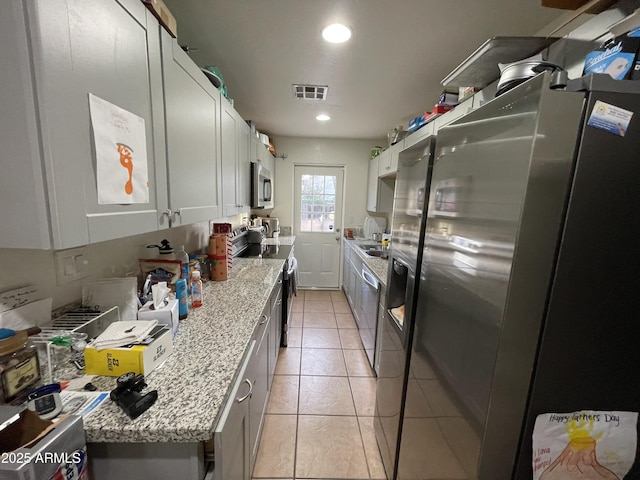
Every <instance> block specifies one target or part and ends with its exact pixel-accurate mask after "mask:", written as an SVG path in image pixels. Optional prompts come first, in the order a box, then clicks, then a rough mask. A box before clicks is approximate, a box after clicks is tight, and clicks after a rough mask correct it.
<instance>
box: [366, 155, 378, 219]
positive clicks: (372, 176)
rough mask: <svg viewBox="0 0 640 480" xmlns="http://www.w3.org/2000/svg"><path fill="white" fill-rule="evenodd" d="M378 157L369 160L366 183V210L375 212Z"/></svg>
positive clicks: (376, 204)
mask: <svg viewBox="0 0 640 480" xmlns="http://www.w3.org/2000/svg"><path fill="white" fill-rule="evenodd" d="M379 160H380V155H378V156H377V157H373V158H372V159H371V160H369V181H368V183H367V210H368V211H370V212H375V211H376V208H377V206H378V163H379Z"/></svg>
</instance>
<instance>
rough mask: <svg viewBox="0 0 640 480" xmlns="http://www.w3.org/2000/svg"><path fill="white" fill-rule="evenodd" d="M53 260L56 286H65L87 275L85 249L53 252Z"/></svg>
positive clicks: (87, 265)
mask: <svg viewBox="0 0 640 480" xmlns="http://www.w3.org/2000/svg"><path fill="white" fill-rule="evenodd" d="M54 259H55V263H56V278H57V280H58V285H65V284H67V283H70V282H74V281H76V280H80V279H81V278H85V277H86V276H87V275H88V273H87V271H88V269H89V262H88V260H87V247H78V248H70V249H68V250H59V251H57V252H55V254H54Z"/></svg>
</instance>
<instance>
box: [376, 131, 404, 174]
mask: <svg viewBox="0 0 640 480" xmlns="http://www.w3.org/2000/svg"><path fill="white" fill-rule="evenodd" d="M403 145H404V139H403V140H400V141H399V142H397V143H394V144H393V145H391V146H390V147H389V148H388V149H386V150H385V151H384V152H382V153H381V154H380V155H379V157H380V159H379V162H378V176H379V177H386V176H387V175H393V174H395V173H396V172H397V171H398V154H399V153H400V150H402V148H403Z"/></svg>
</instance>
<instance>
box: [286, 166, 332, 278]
mask: <svg viewBox="0 0 640 480" xmlns="http://www.w3.org/2000/svg"><path fill="white" fill-rule="evenodd" d="M294 177H295V180H294V181H295V188H294V195H295V200H294V205H295V208H294V221H293V223H294V229H295V235H296V258H297V260H298V278H299V284H300V286H301V287H303V288H304V287H318V288H328V289H329V288H336V289H337V288H339V285H340V238H341V237H340V229H341V227H342V194H343V192H342V188H343V183H344V169H343V168H341V167H325V166H296V167H295V168H294Z"/></svg>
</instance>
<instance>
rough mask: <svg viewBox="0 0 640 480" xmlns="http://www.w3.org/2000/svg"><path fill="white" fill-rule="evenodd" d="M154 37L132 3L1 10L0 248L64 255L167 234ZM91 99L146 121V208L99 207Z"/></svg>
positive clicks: (64, 2)
mask: <svg viewBox="0 0 640 480" xmlns="http://www.w3.org/2000/svg"><path fill="white" fill-rule="evenodd" d="M157 28H158V22H157V20H156V19H155V18H154V17H153V15H152V14H151V13H150V12H149V11H148V10H147V9H146V8H145V6H144V4H143V3H142V2H140V1H139V0H120V1H118V2H116V1H114V0H104V1H99V2H86V1H81V0H47V1H39V0H25V1H22V2H1V5H0V57H1V58H2V59H3V61H4V63H5V65H7V66H10V67H7V68H3V69H0V84H1V85H2V89H0V110H1V111H2V116H0V144H2V153H1V154H0V155H2V159H3V165H4V167H5V173H4V174H3V175H2V176H0V191H2V195H3V199H4V201H3V202H0V223H2V230H3V234H2V235H1V236H0V248H1V247H4V248H39V249H51V248H55V249H63V248H69V247H75V246H79V245H85V244H88V243H93V242H100V241H103V240H110V239H113V238H118V237H123V236H128V235H135V234H139V233H145V232H149V231H155V230H158V229H160V228H165V227H168V226H169V218H168V216H166V215H164V212H165V210H166V209H167V208H168V198H167V187H166V164H165V147H164V143H165V138H164V126H163V125H164V123H163V122H164V120H163V115H164V112H163V92H162V72H161V60H160V42H159V37H158V31H157ZM89 94H93V95H95V96H97V97H100V98H102V99H104V100H106V101H107V102H110V103H112V104H115V105H117V106H118V107H120V108H123V109H125V110H127V111H128V112H131V113H133V114H135V115H137V116H139V117H141V118H142V119H144V122H145V124H144V125H145V134H146V150H147V158H142V159H140V161H139V164H140V165H144V164H145V163H146V168H147V171H148V179H149V201H148V203H144V204H127V205H125V204H100V203H99V202H98V192H97V181H96V155H95V145H94V144H93V133H92V130H91V119H90V111H89ZM135 162H136V161H135V152H134V168H135V165H136V163H135ZM115 168H116V169H117V168H121V169H123V168H122V167H121V166H120V165H119V164H118V165H116V167H115ZM123 170H124V169H123ZM125 177H126V175H125ZM125 180H126V178H125ZM123 182H124V180H123Z"/></svg>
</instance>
